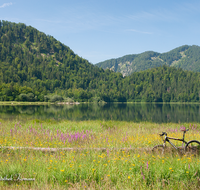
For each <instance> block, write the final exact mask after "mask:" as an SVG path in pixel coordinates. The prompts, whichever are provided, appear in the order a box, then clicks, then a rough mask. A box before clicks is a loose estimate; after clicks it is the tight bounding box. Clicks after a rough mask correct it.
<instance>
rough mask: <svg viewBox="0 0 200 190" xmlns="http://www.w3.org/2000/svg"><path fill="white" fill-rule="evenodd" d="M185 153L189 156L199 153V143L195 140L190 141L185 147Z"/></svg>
mask: <svg viewBox="0 0 200 190" xmlns="http://www.w3.org/2000/svg"><path fill="white" fill-rule="evenodd" d="M185 152H186V153H191V154H199V153H200V142H199V141H197V140H191V141H189V142H188V143H187V144H186V145H185Z"/></svg>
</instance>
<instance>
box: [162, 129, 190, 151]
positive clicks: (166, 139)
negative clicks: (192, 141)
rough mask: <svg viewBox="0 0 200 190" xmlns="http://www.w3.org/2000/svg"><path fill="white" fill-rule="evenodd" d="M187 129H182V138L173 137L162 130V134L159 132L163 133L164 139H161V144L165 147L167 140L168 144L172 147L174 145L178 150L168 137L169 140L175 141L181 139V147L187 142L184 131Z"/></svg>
mask: <svg viewBox="0 0 200 190" xmlns="http://www.w3.org/2000/svg"><path fill="white" fill-rule="evenodd" d="M186 131H187V130H185V131H183V138H182V139H178V138H174V137H168V136H167V133H166V132H163V133H162V134H160V136H163V135H165V139H164V140H163V142H164V143H163V146H164V147H166V142H168V143H169V144H171V146H172V147H174V148H175V149H176V150H178V147H176V146H175V145H174V144H173V143H172V142H171V141H170V140H169V139H171V140H176V141H182V142H183V143H182V148H183V145H184V144H187V142H186V141H185V133H186Z"/></svg>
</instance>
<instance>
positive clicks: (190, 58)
mask: <svg viewBox="0 0 200 190" xmlns="http://www.w3.org/2000/svg"><path fill="white" fill-rule="evenodd" d="M162 65H167V66H174V67H176V68H182V69H184V70H188V71H198V72H200V47H199V46H195V45H193V46H188V45H185V46H181V47H178V48H176V49H173V50H171V51H169V52H167V53H157V52H153V51H147V52H144V53H141V54H133V55H126V56H123V57H120V58H117V59H110V60H106V61H103V62H100V63H97V64H96V66H98V67H100V68H103V69H107V68H108V69H110V70H113V71H115V72H120V73H122V74H123V76H128V75H130V74H131V73H133V72H137V71H143V70H147V69H149V68H154V67H158V66H162Z"/></svg>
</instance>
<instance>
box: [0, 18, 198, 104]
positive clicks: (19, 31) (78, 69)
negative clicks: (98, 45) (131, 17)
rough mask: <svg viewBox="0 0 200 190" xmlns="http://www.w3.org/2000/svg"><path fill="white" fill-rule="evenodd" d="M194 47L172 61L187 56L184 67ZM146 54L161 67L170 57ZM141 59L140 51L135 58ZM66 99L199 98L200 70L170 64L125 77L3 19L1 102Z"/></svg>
mask: <svg viewBox="0 0 200 190" xmlns="http://www.w3.org/2000/svg"><path fill="white" fill-rule="evenodd" d="M192 48H194V49H195V47H193V46H192V47H190V46H183V47H181V48H180V49H177V51H174V52H171V55H172V59H171V61H169V63H168V65H176V63H177V62H176V61H177V60H179V59H180V58H181V57H182V59H181V61H182V63H183V65H184V61H183V60H184V59H183V58H186V57H188V55H192V54H191V53H190V51H191V52H193V50H192ZM175 52H177V53H175ZM180 52H184V53H180ZM179 54H180V55H181V56H180V55H179ZM141 55H142V54H141ZM178 56H179V57H178ZM142 57H143V59H144V60H148V59H149V57H150V58H151V60H154V59H155V60H157V62H156V63H157V65H156V66H159V65H160V64H159V63H160V59H162V60H165V59H166V58H165V54H162V55H161V54H158V53H154V52H147V53H144V55H143V56H142ZM153 57H154V58H153ZM136 58H137V56H136V55H135V58H134V59H133V60H135V59H136ZM167 60H169V59H167ZM196 62H198V60H194V62H193V63H194V64H195V63H196ZM154 63H155V62H154ZM52 97H53V98H52ZM66 98H73V99H74V100H75V101H99V100H103V101H106V102H113V101H115V102H116V101H119V102H126V101H147V102H163V101H166V102H170V101H174V102H177V101H181V102H192V101H193V102H198V101H199V100H200V73H198V72H191V71H183V70H182V69H180V68H179V69H176V68H174V67H168V66H165V65H164V66H162V67H161V66H160V67H157V68H153V69H149V70H146V71H140V72H134V73H133V74H131V75H130V76H128V77H123V76H122V74H121V73H115V72H113V71H110V70H108V69H107V70H104V69H102V68H98V67H97V66H94V65H93V64H91V63H89V62H88V61H87V60H85V59H83V58H81V57H79V56H78V55H76V54H75V53H74V52H73V51H72V50H71V49H70V48H69V47H67V46H66V45H64V44H62V43H61V42H59V41H57V40H56V39H55V38H53V37H52V36H47V35H45V34H44V33H42V32H39V31H38V30H37V29H35V28H33V27H31V26H26V25H25V24H21V23H19V24H16V23H11V22H8V21H0V101H13V100H15V101H49V100H50V101H63V100H64V99H66Z"/></svg>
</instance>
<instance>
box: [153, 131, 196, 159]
mask: <svg viewBox="0 0 200 190" xmlns="http://www.w3.org/2000/svg"><path fill="white" fill-rule="evenodd" d="M181 131H183V138H182V139H179V138H174V137H168V136H167V133H166V132H162V134H159V135H160V136H161V137H162V138H163V137H164V138H163V144H159V145H156V146H154V147H153V149H152V152H155V153H161V154H163V153H164V152H165V151H166V150H167V149H168V148H167V146H166V143H167V142H168V143H169V144H170V145H171V146H172V147H173V148H174V149H176V150H177V151H178V153H180V154H181V155H182V154H185V153H192V154H199V153H200V142H199V141H197V140H191V141H189V142H187V141H185V134H186V132H187V131H189V129H185V128H183V129H181ZM170 139H171V140H175V141H182V147H177V146H175V145H174V144H173V143H172V142H171V141H170ZM168 150H169V149H168Z"/></svg>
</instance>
